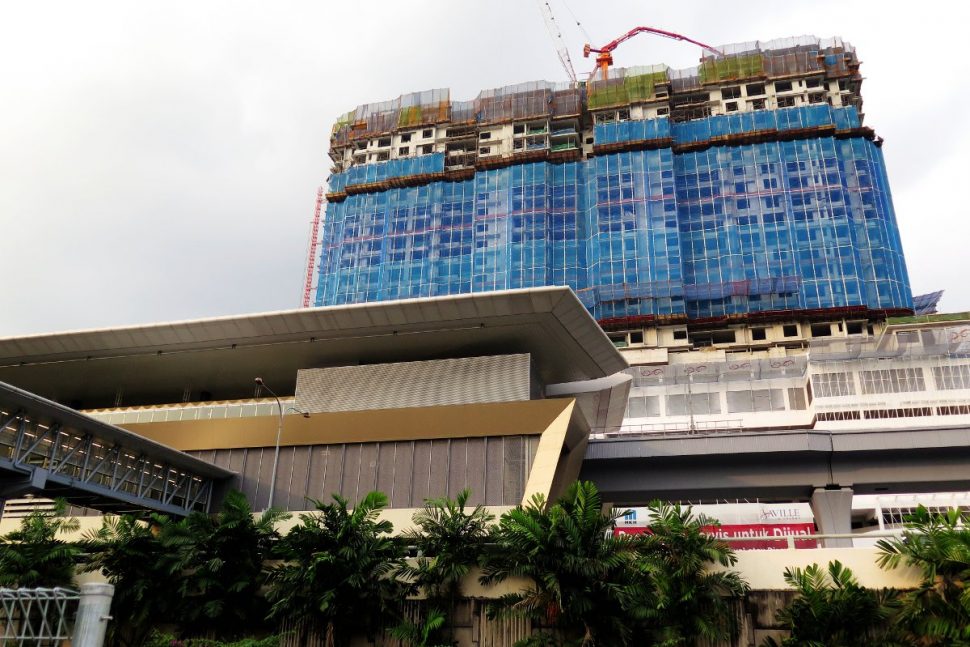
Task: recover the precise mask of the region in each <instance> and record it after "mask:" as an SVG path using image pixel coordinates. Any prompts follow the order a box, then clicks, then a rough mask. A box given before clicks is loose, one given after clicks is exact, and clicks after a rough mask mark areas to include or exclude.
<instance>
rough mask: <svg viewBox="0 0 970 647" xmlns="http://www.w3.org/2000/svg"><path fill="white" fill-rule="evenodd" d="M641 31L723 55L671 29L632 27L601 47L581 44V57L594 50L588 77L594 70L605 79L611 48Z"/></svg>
mask: <svg viewBox="0 0 970 647" xmlns="http://www.w3.org/2000/svg"><path fill="white" fill-rule="evenodd" d="M642 33H648V34H654V35H656V36H663V37H664V38H670V39H672V40H682V41H685V42H687V43H693V44H694V45H697V46H698V47H700V48H702V49H705V50H707V51H708V52H711V53H712V54H714V55H715V56H723V55H724V54H722V53H721V52H720V51H719V50H716V49H714V48H713V47H711V46H710V45H705V44H704V43H702V42H700V41H698V40H694V39H693V38H688V37H687V36H683V35H681V34H675V33H674V32H672V31H665V30H663V29H657V28H656V27H634V28H633V29H631V30H630V31H628V32H627V33H625V34H623V35H622V36H620V37H619V38H616V39H615V40H611V41H610V42H609V43H607V44H606V45H603V46H602V47H591V46H590V44H589V43H586V44H585V45H583V58H589V54H590V52H596V68H595V69H594V70H593V72H592V74H590V78H592V77H593V75H595V74H596V72H597V71H599V72H600V75H601V77H602V80H604V81H605V80H606V79H607V78H608V70H609V69H610V65H613V50H614V49H616V48H617V47H618V46H619V45H620V43H623V42H626V41H628V40H630V39H631V38H633V37H634V36H636V35H637V34H642Z"/></svg>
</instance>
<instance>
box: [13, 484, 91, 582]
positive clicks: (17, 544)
mask: <svg viewBox="0 0 970 647" xmlns="http://www.w3.org/2000/svg"><path fill="white" fill-rule="evenodd" d="M66 512H67V503H66V502H65V501H64V500H58V501H55V503H54V509H53V510H34V511H32V512H31V513H30V514H28V515H27V516H26V517H24V518H23V519H21V520H20V528H18V529H17V530H13V531H11V532H9V533H7V534H6V535H4V536H3V537H0V586H5V587H12V588H18V587H55V586H70V585H71V584H72V583H73V582H74V564H75V562H76V561H77V559H78V556H79V555H80V553H81V549H80V548H79V547H78V546H76V545H75V544H72V543H68V542H65V541H63V540H61V539H58V535H61V534H64V533H69V532H75V531H76V530H77V529H78V527H79V524H78V521H77V519H75V518H73V517H66V516H64V515H65V513H66Z"/></svg>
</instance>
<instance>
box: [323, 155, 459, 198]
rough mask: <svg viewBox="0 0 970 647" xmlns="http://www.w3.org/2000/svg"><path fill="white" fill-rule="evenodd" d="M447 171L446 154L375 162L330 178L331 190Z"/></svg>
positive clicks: (353, 167) (354, 167)
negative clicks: (350, 185)
mask: <svg viewBox="0 0 970 647" xmlns="http://www.w3.org/2000/svg"><path fill="white" fill-rule="evenodd" d="M444 170H445V155H444V153H431V154H428V155H421V156H420V157H404V158H401V159H396V160H388V161H386V162H374V163H371V164H362V165H360V166H352V167H350V168H349V169H348V170H347V171H345V172H343V173H336V174H334V175H333V176H332V177H331V178H330V190H331V191H342V190H343V189H344V187H346V186H347V185H348V184H369V183H371V182H382V181H384V180H387V179H389V178H392V177H407V176H409V175H423V174H425V173H439V172H441V171H444Z"/></svg>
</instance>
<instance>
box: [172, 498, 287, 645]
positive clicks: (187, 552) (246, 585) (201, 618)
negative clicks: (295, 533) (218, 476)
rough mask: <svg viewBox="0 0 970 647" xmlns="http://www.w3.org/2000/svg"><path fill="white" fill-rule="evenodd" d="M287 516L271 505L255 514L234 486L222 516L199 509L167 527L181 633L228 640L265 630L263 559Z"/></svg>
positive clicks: (268, 554) (275, 539)
mask: <svg viewBox="0 0 970 647" xmlns="http://www.w3.org/2000/svg"><path fill="white" fill-rule="evenodd" d="M289 516H290V515H289V514H288V513H286V512H284V511H282V510H277V509H275V508H271V509H269V510H267V511H265V512H263V514H262V515H260V516H259V517H258V518H254V516H253V511H252V508H250V506H249V502H248V501H247V500H246V496H245V495H244V494H243V493H242V492H239V491H238V490H233V491H231V492H229V494H228V495H227V496H226V498H225V501H224V502H223V504H222V509H221V511H220V512H219V513H218V514H216V515H206V514H202V513H195V514H192V515H190V516H189V517H188V518H186V519H184V520H182V521H180V522H179V523H177V524H171V525H169V526H168V528H167V531H166V533H165V534H164V535H163V536H162V544H163V546H164V547H165V548H166V549H167V553H168V555H169V563H168V570H169V573H170V574H171V576H172V577H174V578H177V580H178V581H179V586H178V591H179V599H180V601H181V604H180V605H179V607H180V608H179V612H178V618H179V624H180V626H181V629H182V635H183V636H204V637H207V638H213V637H214V638H219V639H228V638H236V637H239V636H241V635H245V634H247V633H251V632H253V631H259V630H260V629H262V628H263V627H262V626H261V623H262V621H263V619H264V618H265V617H266V615H267V612H268V610H269V609H268V607H267V605H266V603H265V599H264V598H263V597H262V596H261V595H259V590H260V587H261V586H262V584H263V562H264V560H266V559H268V558H269V556H270V551H271V549H272V546H273V544H274V543H275V542H276V541H277V540H279V534H277V532H276V530H275V525H276V523H277V522H279V521H282V520H284V519H287V518H289Z"/></svg>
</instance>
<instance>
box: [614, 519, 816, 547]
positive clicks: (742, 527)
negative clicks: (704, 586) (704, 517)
mask: <svg viewBox="0 0 970 647" xmlns="http://www.w3.org/2000/svg"><path fill="white" fill-rule="evenodd" d="M702 530H703V532H705V533H707V534H709V535H714V536H715V537H717V538H719V539H723V540H725V541H726V542H727V544H728V546H730V547H731V548H733V549H734V550H756V549H757V550H766V549H779V548H788V541H787V539H786V537H805V536H809V535H813V534H815V524H814V523H811V522H808V523H746V524H730V525H723V526H705V527H704V528H703V529H702ZM645 532H650V529H649V528H647V527H646V526H617V527H616V528H615V529H614V530H613V534H615V535H640V534H643V533H645ZM742 537H743V538H745V539H746V541H731V539H736V538H737V539H740V538H742ZM761 538H763V539H761ZM817 547H818V542H817V540H815V539H796V540H795V548H817Z"/></svg>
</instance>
